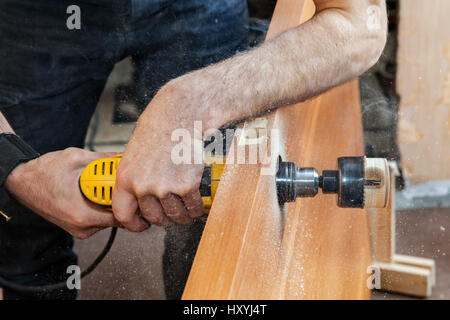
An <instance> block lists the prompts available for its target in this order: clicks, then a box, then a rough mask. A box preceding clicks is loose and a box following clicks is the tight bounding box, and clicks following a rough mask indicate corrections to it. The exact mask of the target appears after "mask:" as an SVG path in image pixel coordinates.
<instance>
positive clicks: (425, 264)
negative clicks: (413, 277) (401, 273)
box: [392, 254, 436, 286]
mask: <svg viewBox="0 0 450 320" xmlns="http://www.w3.org/2000/svg"><path fill="white" fill-rule="evenodd" d="M392 260H393V262H394V263H397V264H403V265H407V266H412V267H420V268H425V269H428V270H430V271H431V280H432V285H433V286H435V285H436V262H435V261H434V260H433V259H427V258H420V257H412V256H405V255H401V254H396V255H394V257H393V259H392Z"/></svg>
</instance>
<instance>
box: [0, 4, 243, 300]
mask: <svg viewBox="0 0 450 320" xmlns="http://www.w3.org/2000/svg"><path fill="white" fill-rule="evenodd" d="M74 4H75V5H78V6H79V7H80V13H81V14H80V18H81V29H80V30H76V29H75V30H69V29H68V28H67V25H66V20H67V18H68V17H69V15H70V14H67V12H66V10H67V8H68V7H69V6H70V5H74ZM247 26H248V12H247V3H246V1H245V0H221V1H218V0H128V1H125V0H84V1H74V0H70V1H66V0H39V1H36V0H0V111H1V112H2V113H3V115H4V116H5V117H6V119H7V120H8V122H9V123H10V124H11V126H12V127H13V129H14V130H15V131H16V133H17V134H18V135H20V136H21V137H22V138H23V139H24V140H25V141H27V142H28V143H29V144H30V145H31V146H32V147H33V148H35V149H36V150H37V151H38V152H40V153H41V154H44V153H47V152H51V151H56V150H62V149H65V148H67V147H83V145H84V140H85V135H86V131H87V127H88V124H89V121H90V119H91V116H92V114H93V112H94V110H95V108H96V105H97V102H98V100H99V97H100V95H101V93H102V91H103V88H104V86H105V83H106V80H107V78H108V76H109V74H110V73H111V70H112V68H113V66H114V64H115V63H116V62H118V61H120V60H121V59H123V58H124V57H126V56H131V57H132V59H133V62H134V63H135V65H136V69H137V71H138V73H137V74H138V76H137V79H136V81H137V88H138V90H137V93H138V95H139V97H136V98H137V99H138V100H141V101H142V103H143V104H146V103H148V102H149V101H150V100H151V98H152V97H153V95H154V94H155V93H156V91H157V90H158V88H160V87H161V86H162V85H163V84H164V83H166V82H167V81H168V80H170V79H172V78H175V77H177V76H180V75H182V74H184V73H186V72H188V71H191V70H194V69H198V68H201V67H203V66H205V65H208V64H211V63H214V62H218V61H220V60H222V59H225V58H227V57H229V56H231V55H233V54H235V53H237V52H239V51H242V50H245V49H246V48H247V37H248V27H247ZM0 152H2V151H1V150H0ZM24 183H33V182H32V181H24ZM0 209H2V210H3V211H5V212H7V213H8V214H10V215H12V216H13V219H12V220H11V221H10V222H8V223H6V222H5V221H3V220H0V275H1V276H2V277H4V278H7V279H9V280H11V281H15V282H17V283H21V284H28V285H41V284H48V283H53V282H56V281H65V280H66V278H67V277H68V274H67V273H66V270H67V267H68V266H70V265H74V264H76V263H77V257H76V255H75V254H74V252H73V251H72V246H73V239H72V237H71V236H70V235H69V234H67V233H66V232H64V231H63V230H61V229H60V228H58V227H57V226H55V225H53V224H51V223H49V222H47V221H45V220H44V219H42V218H41V217H39V216H38V215H37V214H35V213H33V212H31V211H30V210H28V209H27V208H25V207H23V206H21V205H20V204H19V203H17V202H16V201H14V200H11V201H10V203H8V204H7V205H6V206H5V207H4V208H0ZM202 229H203V222H202V221H197V222H194V223H193V224H191V225H188V226H174V227H172V228H168V230H167V236H166V253H165V255H164V279H165V285H166V289H167V296H168V298H169V299H176V298H179V297H180V295H181V292H182V288H183V287H184V283H185V281H186V277H187V274H188V272H189V269H190V266H191V263H192V259H193V255H194V253H195V249H196V246H197V243H198V239H199V238H200V235H201V232H202ZM75 297H76V291H73V290H72V291H71V290H68V289H67V290H59V291H56V292H49V293H37V294H23V293H20V292H13V291H11V290H9V289H7V288H5V289H4V298H5V299H74V298H75Z"/></svg>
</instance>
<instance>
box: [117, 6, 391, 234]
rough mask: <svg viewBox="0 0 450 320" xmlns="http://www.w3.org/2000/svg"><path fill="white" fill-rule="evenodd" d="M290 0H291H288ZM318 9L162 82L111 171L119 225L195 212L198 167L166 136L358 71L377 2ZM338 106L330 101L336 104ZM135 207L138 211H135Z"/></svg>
mask: <svg viewBox="0 0 450 320" xmlns="http://www.w3.org/2000/svg"><path fill="white" fill-rule="evenodd" d="M291 1H296V0H291ZM315 3H316V6H317V11H318V13H317V14H316V16H315V17H314V18H313V19H312V20H311V21H310V22H308V23H306V24H304V25H301V26H299V27H297V28H293V29H291V30H289V31H287V32H285V33H283V34H281V35H279V36H278V37H276V38H274V39H272V40H271V41H268V42H266V43H265V44H263V45H262V46H260V47H258V48H256V49H254V50H251V51H249V52H247V53H244V54H241V55H238V56H235V57H233V58H231V59H228V60H226V61H224V62H222V63H219V64H216V65H212V66H209V67H207V68H205V69H201V70H198V71H195V72H192V73H190V74H187V75H184V76H182V77H180V78H177V79H175V80H173V81H170V82H169V83H168V84H167V85H165V86H164V87H163V88H162V89H161V90H160V91H159V92H158V94H157V95H156V96H155V97H154V98H153V100H152V101H151V102H150V104H149V105H148V107H147V108H146V110H145V111H144V113H143V114H142V116H141V117H140V118H139V121H138V125H137V127H136V130H135V132H134V134H133V136H132V138H131V140H130V142H129V143H128V145H127V148H126V150H125V154H124V157H123V159H122V161H121V162H120V165H119V168H118V172H117V182H116V187H115V189H114V192H113V204H112V207H113V211H114V216H115V217H116V219H117V220H118V221H119V222H120V223H122V225H124V226H125V227H126V228H127V229H129V230H132V231H140V230H143V229H144V228H145V225H144V224H143V222H142V218H144V219H145V220H147V221H148V222H150V223H154V224H157V225H167V224H169V223H171V222H177V223H188V222H189V221H190V220H191V219H192V218H196V217H198V216H199V215H201V214H202V213H203V210H202V207H201V206H202V205H201V198H200V193H199V191H198V187H199V184H200V180H201V176H202V171H203V168H202V166H201V165H190V166H179V165H175V164H174V163H173V162H172V160H171V151H172V148H173V145H174V144H172V143H171V135H172V133H173V132H174V130H176V129H180V128H184V129H187V130H188V131H189V132H190V133H191V136H194V135H195V134H194V129H193V127H194V121H199V120H200V121H201V122H202V125H203V126H202V130H203V133H204V132H206V130H209V129H217V128H219V127H222V126H224V125H226V124H229V123H233V122H239V121H241V120H244V119H248V118H252V117H254V116H257V115H260V114H263V113H265V112H268V111H269V110H274V109H275V108H277V107H280V106H283V105H286V104H290V103H294V102H300V101H303V100H305V99H308V98H310V97H312V96H314V95H317V94H318V93H321V92H323V91H325V90H327V89H329V88H331V87H333V86H336V85H339V84H341V83H343V82H345V81H348V80H350V79H353V78H355V77H357V76H359V75H360V74H361V73H363V72H364V71H366V70H367V69H369V68H370V67H371V66H372V65H373V64H374V63H375V62H376V61H377V59H378V58H379V56H380V54H381V52H382V50H383V47H384V44H385V41H386V25H387V21H386V20H387V19H386V8H385V3H384V1H383V0H316V1H315ZM336 107H337V108H338V107H339V105H338V102H337V103H336ZM138 208H139V209H140V212H141V217H140V216H138V215H136V214H135V213H136V210H137V209H138Z"/></svg>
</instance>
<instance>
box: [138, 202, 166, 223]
mask: <svg viewBox="0 0 450 320" xmlns="http://www.w3.org/2000/svg"><path fill="white" fill-rule="evenodd" d="M138 202H139V209H140V211H141V215H142V217H143V218H144V219H145V220H147V221H148V222H150V223H152V224H154V225H157V226H161V227H166V226H169V225H170V224H172V221H171V220H170V219H169V218H168V217H167V216H166V215H165V213H164V209H163V207H162V205H161V203H160V202H159V200H158V199H157V198H156V197H154V196H152V195H149V196H145V197H143V198H141V199H138Z"/></svg>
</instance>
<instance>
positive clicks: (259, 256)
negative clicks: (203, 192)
mask: <svg viewBox="0 0 450 320" xmlns="http://www.w3.org/2000/svg"><path fill="white" fill-rule="evenodd" d="M313 12H314V5H313V3H312V1H310V0H304V1H302V0H299V1H292V0H279V1H278V3H277V7H276V9H275V13H274V17H273V19H272V24H271V27H270V30H269V33H268V38H270V37H273V36H275V35H276V34H278V33H280V32H282V31H284V30H287V29H289V28H291V27H295V26H296V25H298V24H299V23H301V22H304V21H306V20H307V19H308V18H309V17H310V16H311V15H312V14H313ZM360 112H361V111H360V99H359V89H358V83H357V81H354V82H351V83H348V84H346V85H343V86H340V87H337V88H334V89H332V90H330V91H329V92H327V93H325V94H323V95H321V96H319V97H317V98H315V99H313V100H311V101H307V102H304V103H300V104H297V105H292V106H289V107H284V108H280V109H278V110H277V111H276V112H275V113H272V114H270V115H268V116H267V117H266V120H267V121H266V124H267V125H266V128H265V129H266V130H262V132H261V133H260V135H261V136H260V138H261V139H260V140H259V141H260V147H261V150H260V151H261V154H264V153H265V152H266V151H267V152H268V151H269V149H270V158H271V160H272V161H271V163H270V165H267V164H265V163H258V164H256V165H250V164H232V160H233V158H234V157H235V156H236V154H237V153H239V152H242V151H248V149H249V148H251V147H252V146H251V145H246V144H245V143H242V141H245V139H244V140H243V139H242V136H243V135H245V131H244V132H241V133H240V135H239V134H238V135H237V136H236V137H235V140H234V143H233V146H232V150H233V151H234V152H232V154H230V155H229V157H228V160H227V161H228V162H227V166H226V168H225V171H224V174H223V177H222V180H221V183H220V186H219V189H218V191H217V194H216V198H215V201H214V204H213V207H212V210H211V213H210V215H209V217H208V221H207V224H206V227H205V230H204V233H203V236H202V239H201V242H200V245H199V248H198V251H197V254H196V257H195V261H194V264H193V266H192V269H191V272H190V275H189V279H188V282H187V284H186V287H185V291H184V294H183V299H368V298H370V291H369V289H368V288H367V287H366V280H367V278H368V277H369V275H368V274H366V271H367V267H368V266H369V265H370V263H371V252H370V239H369V230H368V216H367V212H366V211H365V210H360V209H340V208H338V207H337V199H336V197H335V196H333V195H318V196H317V197H315V198H314V199H299V200H297V202H296V203H293V204H287V205H285V206H284V207H283V208H280V207H279V205H278V201H277V196H276V186H275V177H274V175H275V169H276V162H277V159H278V157H279V156H281V157H282V158H283V160H286V161H293V162H296V163H297V165H299V166H306V167H308V166H312V167H316V168H317V169H318V170H320V171H321V170H324V169H337V158H338V157H341V156H361V155H363V154H364V144H363V134H362V124H361V113H360ZM272 129H276V130H275V131H272ZM261 162H262V161H261Z"/></svg>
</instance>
